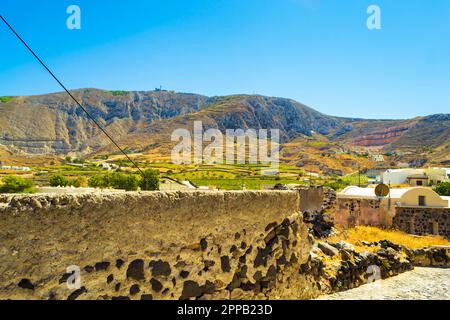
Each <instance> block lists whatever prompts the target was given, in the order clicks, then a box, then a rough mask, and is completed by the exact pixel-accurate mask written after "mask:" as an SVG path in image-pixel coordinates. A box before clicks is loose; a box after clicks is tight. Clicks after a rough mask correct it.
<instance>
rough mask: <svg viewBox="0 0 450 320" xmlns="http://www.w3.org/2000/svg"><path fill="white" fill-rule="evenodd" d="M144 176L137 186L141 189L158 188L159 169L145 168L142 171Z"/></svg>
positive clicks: (150, 189) (151, 189)
mask: <svg viewBox="0 0 450 320" xmlns="http://www.w3.org/2000/svg"><path fill="white" fill-rule="evenodd" d="M144 175H145V178H144V177H142V179H141V180H140V181H139V187H141V190H146V191H153V190H159V171H157V170H146V171H144Z"/></svg>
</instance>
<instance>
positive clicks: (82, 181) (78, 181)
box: [69, 177, 88, 188]
mask: <svg viewBox="0 0 450 320" xmlns="http://www.w3.org/2000/svg"><path fill="white" fill-rule="evenodd" d="M69 185H71V186H73V187H75V188H81V187H86V186H87V185H88V181H87V179H86V178H85V177H78V178H75V179H73V180H71V181H69Z"/></svg>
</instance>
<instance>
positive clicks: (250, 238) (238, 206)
mask: <svg viewBox="0 0 450 320" xmlns="http://www.w3.org/2000/svg"><path fill="white" fill-rule="evenodd" d="M299 208H300V201H299V193H298V192H297V191H264V192H259V191H254V192H253V191H241V192H239V191H237V192H147V193H117V194H115V193H112V194H111V193H109V194H72V195H32V196H28V195H9V196H5V195H0V219H1V221H2V223H1V225H0V261H1V264H0V299H6V298H7V299H211V298H215V299H243V298H245V299H255V298H257V299H278V298H283V299H301V298H310V297H313V296H315V295H317V292H315V291H314V288H313V287H312V283H311V282H310V281H309V280H308V279H307V277H305V276H304V275H301V274H299V272H298V271H299V269H300V265H302V264H303V263H305V262H306V261H307V259H308V254H309V251H310V248H311V245H312V242H313V239H312V238H311V237H309V236H308V234H307V230H306V229H307V228H306V227H305V225H304V224H303V221H302V216H301V214H300V213H299ZM73 265H74V266H79V267H80V269H81V285H82V286H81V288H79V289H76V290H75V289H69V288H68V287H67V283H66V282H67V280H68V279H70V278H71V277H72V275H71V274H68V273H66V268H67V267H68V266H73Z"/></svg>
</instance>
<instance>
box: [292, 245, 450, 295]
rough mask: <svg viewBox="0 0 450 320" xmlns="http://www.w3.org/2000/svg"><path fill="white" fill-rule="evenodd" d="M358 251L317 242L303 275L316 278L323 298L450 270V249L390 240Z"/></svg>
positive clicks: (302, 269)
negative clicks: (415, 273)
mask: <svg viewBox="0 0 450 320" xmlns="http://www.w3.org/2000/svg"><path fill="white" fill-rule="evenodd" d="M362 245H363V246H365V247H366V250H362V251H361V249H359V250H356V249H355V247H354V246H353V245H351V244H349V243H346V242H345V241H340V242H337V243H326V242H321V241H319V242H317V243H316V244H315V245H314V246H313V249H312V251H311V254H310V256H309V259H308V262H307V263H305V264H303V265H302V266H301V268H300V272H301V273H302V274H304V275H305V276H312V277H313V278H314V280H315V281H316V287H317V288H319V289H320V290H321V291H322V293H323V294H330V293H334V292H340V291H345V290H349V289H353V288H356V287H359V286H361V285H364V284H367V283H369V282H374V281H376V280H379V279H386V278H389V277H393V276H396V275H398V274H400V273H403V272H406V271H409V270H412V269H413V268H414V266H421V267H448V266H450V248H425V249H417V250H411V249H408V248H406V247H404V246H401V245H398V244H395V243H392V242H390V241H388V240H382V241H379V242H373V243H369V242H364V241H363V243H362Z"/></svg>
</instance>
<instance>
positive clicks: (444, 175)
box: [381, 168, 450, 186]
mask: <svg viewBox="0 0 450 320" xmlns="http://www.w3.org/2000/svg"><path fill="white" fill-rule="evenodd" d="M381 180H382V182H383V183H386V184H390V185H393V184H409V185H410V186H430V185H436V184H439V183H441V182H444V181H448V180H450V169H448V168H426V169H388V170H386V171H385V172H384V173H383V174H382V179H381Z"/></svg>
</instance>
